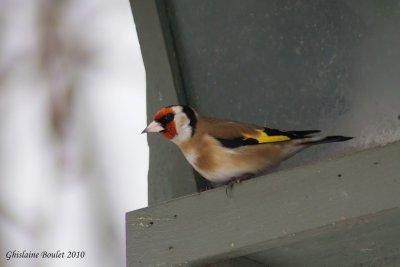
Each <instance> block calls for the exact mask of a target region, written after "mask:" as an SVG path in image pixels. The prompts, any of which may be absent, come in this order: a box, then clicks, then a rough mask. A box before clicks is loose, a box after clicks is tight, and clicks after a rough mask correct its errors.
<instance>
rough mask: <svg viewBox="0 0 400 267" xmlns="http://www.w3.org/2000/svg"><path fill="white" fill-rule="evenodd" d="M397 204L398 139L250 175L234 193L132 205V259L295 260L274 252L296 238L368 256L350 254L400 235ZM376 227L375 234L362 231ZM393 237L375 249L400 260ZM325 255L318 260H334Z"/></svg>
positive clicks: (194, 262)
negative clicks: (140, 206)
mask: <svg viewBox="0 0 400 267" xmlns="http://www.w3.org/2000/svg"><path fill="white" fill-rule="evenodd" d="M399 207H400V143H393V144H390V145H387V146H385V147H379V148H374V149H370V150H365V151H362V152H359V153H355V154H352V155H348V156H345V157H342V158H338V159H334V160H330V161H326V162H319V163H316V164H313V165H308V166H302V167H299V168H296V169H292V170H288V171H282V172H278V173H274V174H270V175H268V176H265V177H259V178H256V179H252V180H249V181H246V182H244V183H242V184H237V185H235V186H234V188H233V191H232V195H231V197H228V196H227V195H226V193H225V188H218V189H214V190H211V191H207V192H203V193H200V194H194V195H190V196H186V197H182V198H178V199H174V200H171V201H168V202H165V203H161V204H158V205H154V206H151V207H148V208H144V209H140V210H136V211H132V212H129V213H127V215H126V231H127V265H128V266H129V267H131V266H203V265H205V264H210V263H214V262H218V261H226V260H229V259H233V258H237V257H240V256H247V257H246V259H250V260H251V259H255V262H260V264H257V263H255V265H254V266H265V265H263V264H264V263H265V264H267V263H268V259H270V260H271V261H273V262H274V266H290V265H283V263H284V262H285V253H284V252H282V251H281V253H280V254H279V253H278V254H279V255H280V256H279V257H275V258H274V255H276V251H278V249H279V248H282V247H292V248H294V249H296V244H302V245H301V246H297V251H298V250H299V249H300V248H307V245H310V244H314V246H312V245H310V246H308V247H311V248H313V247H314V250H315V249H317V250H320V252H319V254H321V253H322V252H323V251H325V252H327V253H329V251H330V252H332V253H336V252H335V251H338V250H337V247H341V248H343V247H346V246H349V247H348V250H347V252H348V255H347V258H348V259H354V260H355V259H357V262H368V261H369V260H371V258H368V257H371V253H358V254H357V255H353V253H352V249H354V251H355V252H354V253H356V250H357V251H358V250H359V248H358V246H357V244H359V243H357V240H359V241H360V240H361V241H362V240H363V241H362V242H367V244H381V243H382V244H386V243H385V242H383V241H384V240H385V239H387V237H388V235H389V236H400V209H399ZM377 228H379V229H377ZM350 229H351V231H350ZM374 229H375V230H376V231H374ZM349 231H350V232H349ZM371 231H372V232H374V233H376V234H374V235H369V236H370V238H364V239H362V238H360V237H361V236H363V235H365V234H367V233H370V232H371ZM347 233H349V236H348V238H350V239H351V240H347V239H346V237H347ZM326 236H329V238H323V237H326ZM335 240H342V241H343V240H345V241H343V242H335ZM346 240H347V241H349V242H347V241H346ZM395 240H398V241H393V240H391V243H390V242H389V243H390V244H388V245H387V246H388V247H385V246H381V247H380V250H379V253H378V255H375V254H374V255H373V256H374V257H378V258H379V257H386V256H387V257H389V256H390V257H391V259H397V260H398V261H397V260H396V262H397V263H399V262H400V250H399V249H398V247H400V239H399V238H396V239H395ZM350 241H354V242H350ZM361 241H360V242H361ZM315 242H318V244H315ZM368 242H369V243H368ZM371 246H373V245H371ZM396 247H397V249H396ZM335 248H336V250H335ZM364 249H372V250H373V249H374V248H368V247H366V248H364ZM283 251H287V254H288V255H290V253H293V251H290V250H283ZM300 251H301V250H300ZM321 251H322V252H321ZM269 252H270V253H271V254H270V255H271V257H270V258H268V255H269V254H268V253H269ZM375 252H376V251H375ZM274 253H275V254H274ZM387 253H388V254H390V255H386V254H387ZM298 254H299V255H300V256H299V255H297V258H296V260H297V266H311V265H303V264H302V263H301V262H302V260H303V262H304V261H306V260H307V259H306V257H307V252H306V251H305V252H304V253H298ZM360 255H361V256H360ZM280 258H281V259H280ZM339 258H340V256H339ZM242 259H243V258H242ZM336 259H337V258H336ZM343 259H344V260H345V257H344V258H343ZM286 260H287V259H286ZM308 260H309V259H308ZM344 262H346V261H344ZM261 263H263V264H261ZM324 263H326V262H324V261H323V260H322V261H319V265H316V266H330V265H329V264H324ZM321 264H322V265H321ZM335 264H336V266H346V265H340V264H339V265H338V262H336V263H335ZM352 264H354V262H352ZM213 266H222V264H221V265H218V264H217V265H213ZM232 266H233V265H232ZM249 266H250V265H249ZM332 266H335V265H332Z"/></svg>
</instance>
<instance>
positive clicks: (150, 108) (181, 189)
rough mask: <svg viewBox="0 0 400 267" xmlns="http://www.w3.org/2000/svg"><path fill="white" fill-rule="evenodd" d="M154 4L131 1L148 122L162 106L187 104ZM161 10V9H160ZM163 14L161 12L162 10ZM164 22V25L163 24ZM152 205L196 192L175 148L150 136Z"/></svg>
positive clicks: (149, 186) (190, 169) (152, 2)
mask: <svg viewBox="0 0 400 267" xmlns="http://www.w3.org/2000/svg"><path fill="white" fill-rule="evenodd" d="M155 2H156V1H154V0H131V7H132V12H133V15H134V19H135V23H136V26H137V33H138V37H139V42H140V49H141V52H142V56H143V61H144V66H145V69H146V85H147V114H148V118H147V121H148V122H150V121H152V119H153V114H154V113H155V112H156V111H157V110H159V109H160V108H161V107H163V106H167V105H171V104H175V103H184V101H185V97H184V93H183V92H182V88H181V86H180V82H179V76H180V75H179V73H178V70H177V68H176V66H175V63H174V61H175V60H174V57H173V52H171V49H172V48H171V45H169V42H168V40H169V39H168V30H167V29H163V28H162V27H161V25H165V23H161V21H162V20H163V17H162V16H161V18H160V17H159V12H158V10H157V6H156V4H155ZM159 8H160V9H162V6H161V7H159ZM161 12H162V10H161ZM160 20H161V21H160ZM148 143H149V147H150V158H149V174H148V188H149V203H150V204H151V203H155V202H161V201H165V200H168V199H172V198H176V197H179V196H183V195H187V194H190V193H192V192H196V184H195V181H194V173H193V170H192V168H191V167H190V165H189V164H187V163H186V161H185V159H184V157H183V156H182V154H181V153H180V152H179V151H178V149H177V148H176V146H175V145H174V144H172V143H171V142H168V141H167V140H165V139H164V138H163V137H162V136H160V135H156V134H149V135H148Z"/></svg>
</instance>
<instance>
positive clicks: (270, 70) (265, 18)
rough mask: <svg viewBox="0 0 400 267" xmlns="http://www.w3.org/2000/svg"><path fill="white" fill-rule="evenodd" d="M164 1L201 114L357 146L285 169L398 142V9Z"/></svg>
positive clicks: (315, 154) (329, 150) (318, 0)
mask: <svg viewBox="0 0 400 267" xmlns="http://www.w3.org/2000/svg"><path fill="white" fill-rule="evenodd" d="M166 2H167V3H168V10H169V14H170V19H171V22H172V23H171V25H172V27H171V28H172V30H173V33H174V36H175V38H174V40H175V43H176V48H177V55H178V59H179V63H180V66H181V70H182V74H183V81H184V86H185V90H186V91H187V96H188V102H189V104H191V105H193V106H194V107H196V108H197V109H198V111H200V112H201V113H202V114H204V115H208V116H218V117H226V118H231V119H237V120H243V121H249V122H254V123H257V124H265V125H267V126H270V127H276V128H283V129H288V130H292V129H294V130H295V129H299V130H302V129H321V130H324V132H325V133H327V134H342V135H350V136H356V137H357V139H355V140H353V141H352V142H347V143H345V144H343V145H339V146H337V145H335V146H318V147H315V148H312V149H310V150H307V151H304V153H301V154H299V155H297V156H296V157H295V158H294V159H292V160H290V161H289V163H288V164H287V166H294V165H299V164H301V163H303V162H310V161H313V160H316V159H322V158H329V157H331V156H333V155H339V154H343V153H345V152H347V151H354V150H362V149H365V148H368V147H373V146H376V145H377V144H385V143H388V142H392V141H395V140H400V120H399V119H398V115H399V114H400V108H399V99H400V90H399V85H400V75H399V73H400V48H399V47H400V31H399V28H400V1H380V0H379V1H378V0H362V1H360V0H358V1H354V0H348V1H338V0H334V1H326V0H312V1H292V0H268V1H266V0H247V1H243V0H219V1H215V0H202V1H198V0H183V1H182V0H169V1H166Z"/></svg>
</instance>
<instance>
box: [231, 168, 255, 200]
mask: <svg viewBox="0 0 400 267" xmlns="http://www.w3.org/2000/svg"><path fill="white" fill-rule="evenodd" d="M253 177H254V175H253V174H251V173H246V174H243V175H242V176H239V177H232V178H231V179H229V181H228V183H227V184H226V188H225V193H226V195H227V196H229V197H230V196H231V193H232V190H233V185H234V184H238V183H241V182H242V181H246V180H249V179H251V178H253Z"/></svg>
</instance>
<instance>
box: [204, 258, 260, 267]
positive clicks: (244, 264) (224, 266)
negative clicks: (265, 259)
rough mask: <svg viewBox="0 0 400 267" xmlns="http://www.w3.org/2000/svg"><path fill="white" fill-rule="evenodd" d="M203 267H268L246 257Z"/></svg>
mask: <svg viewBox="0 0 400 267" xmlns="http://www.w3.org/2000/svg"><path fill="white" fill-rule="evenodd" d="M203 267H268V265H266V264H263V263H260V262H257V261H255V260H252V259H248V258H245V257H240V258H235V259H230V260H227V261H223V262H218V263H212V264H207V265H204V266H203Z"/></svg>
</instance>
